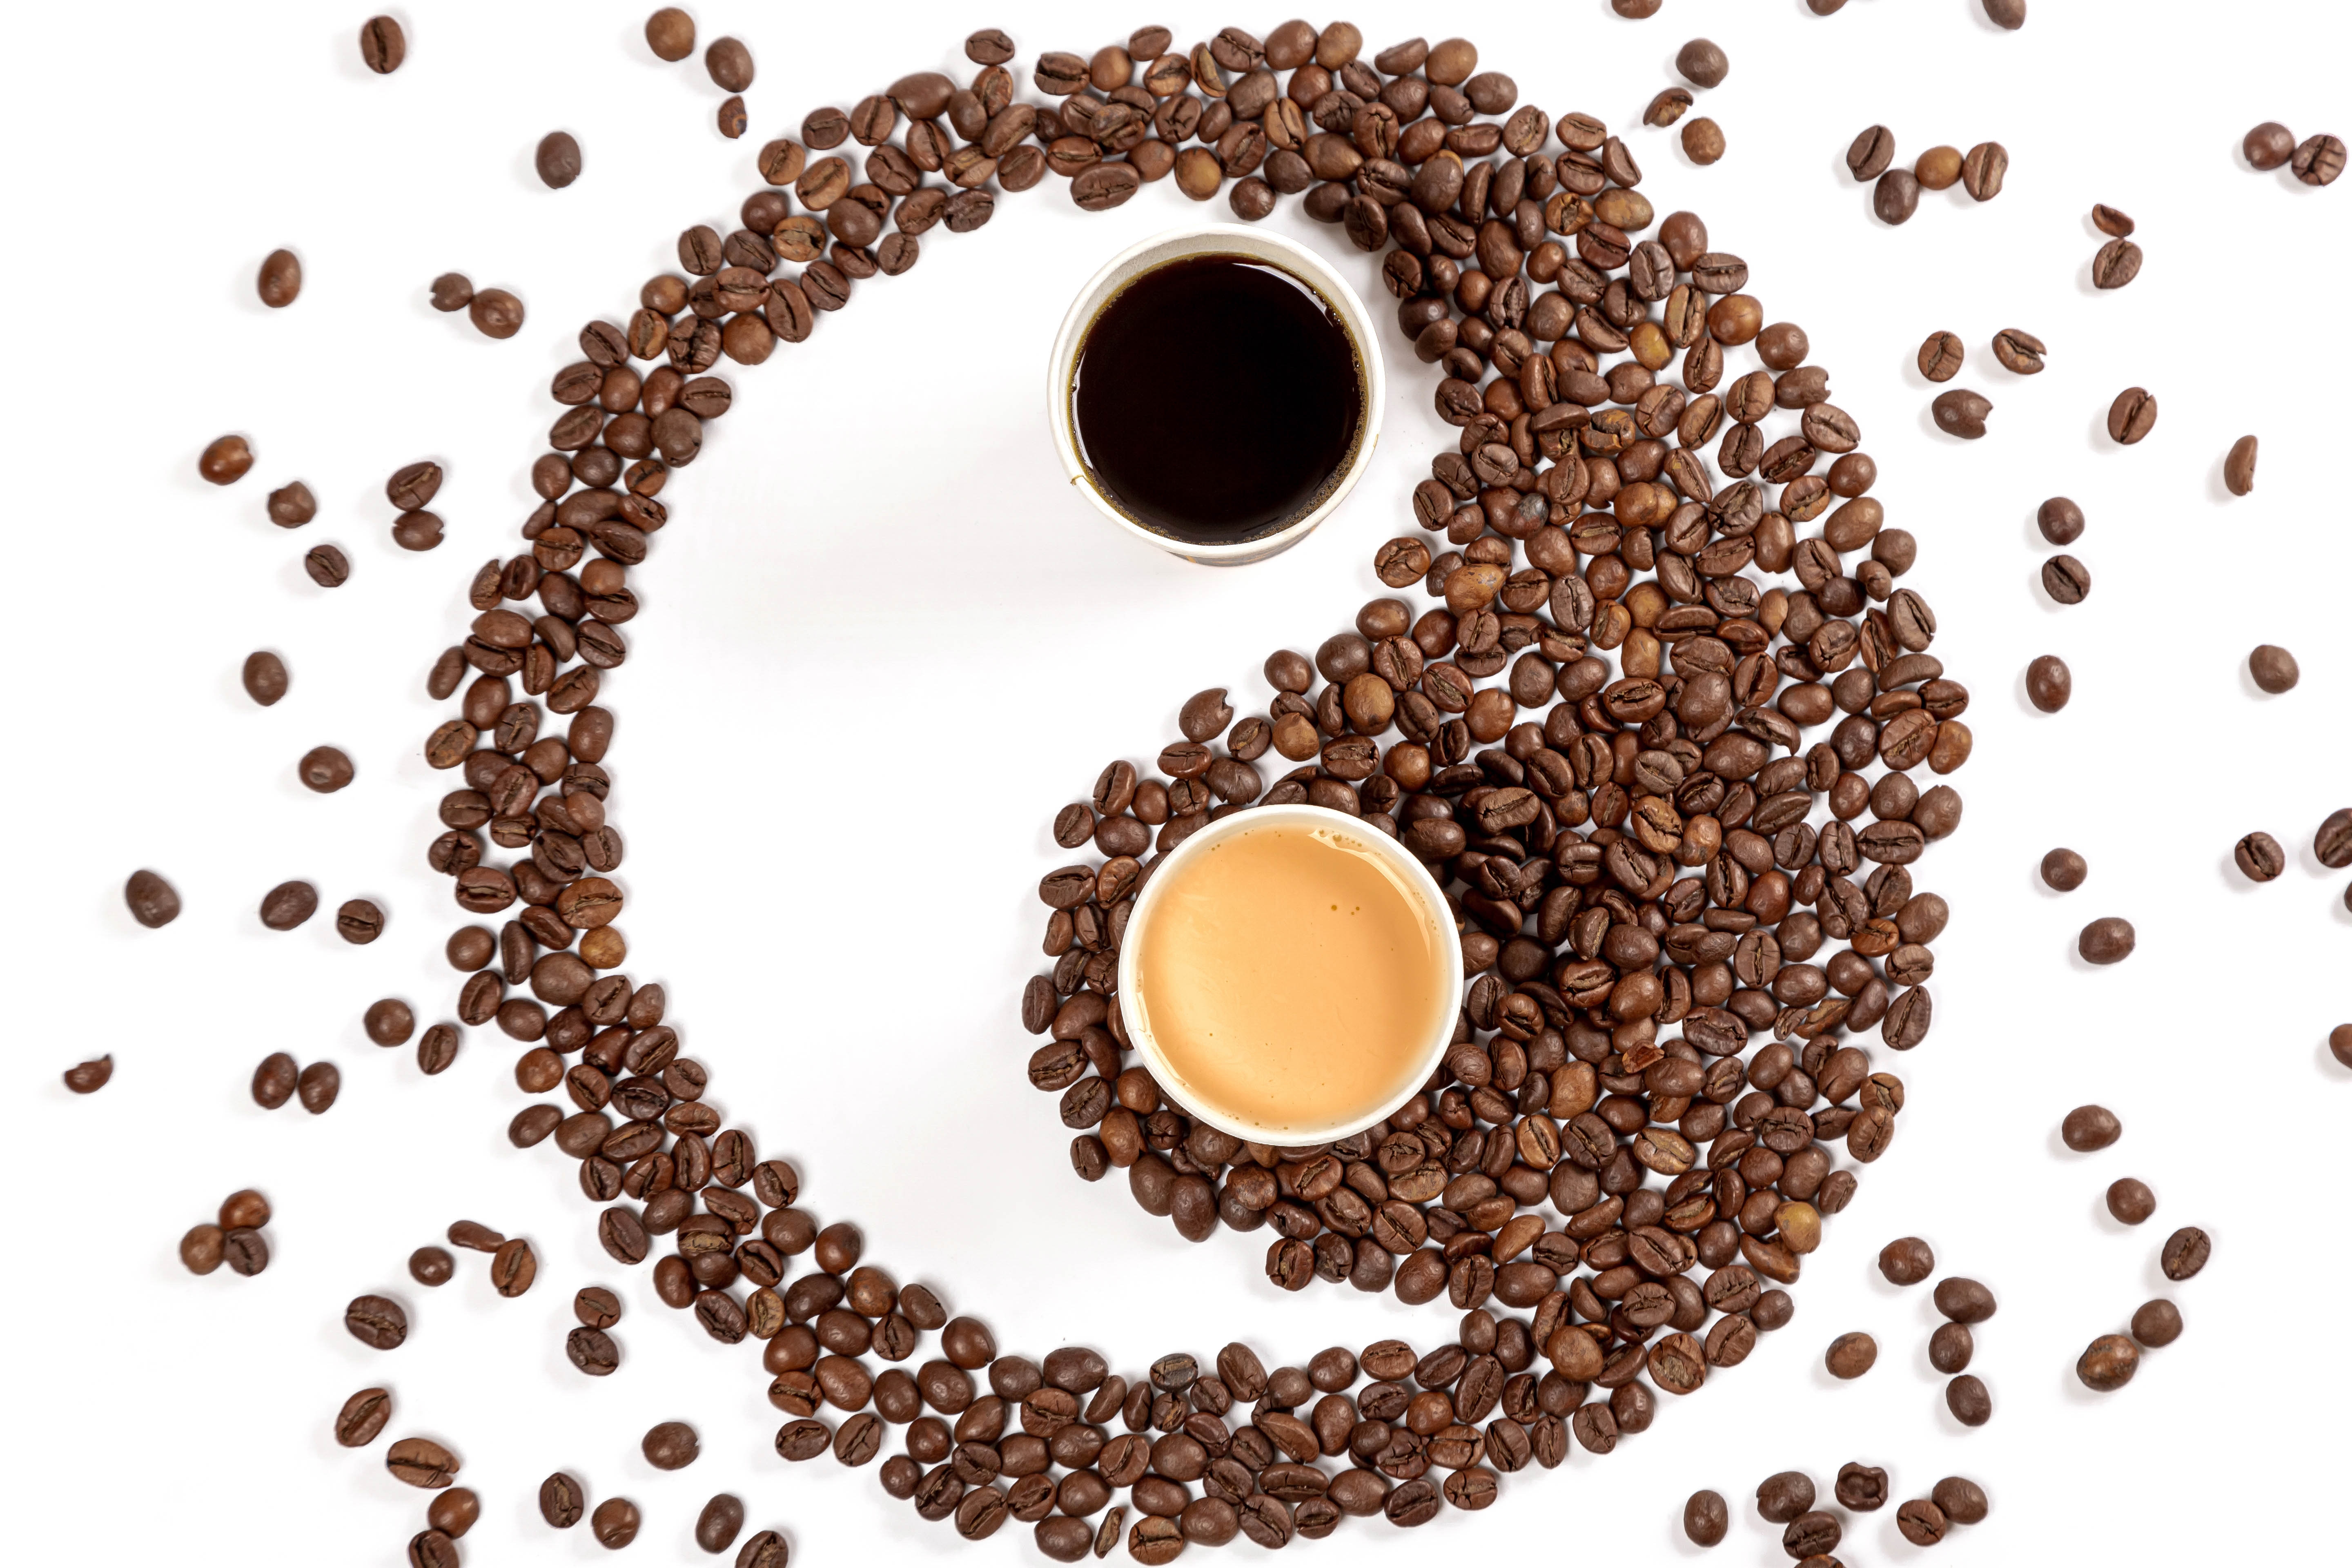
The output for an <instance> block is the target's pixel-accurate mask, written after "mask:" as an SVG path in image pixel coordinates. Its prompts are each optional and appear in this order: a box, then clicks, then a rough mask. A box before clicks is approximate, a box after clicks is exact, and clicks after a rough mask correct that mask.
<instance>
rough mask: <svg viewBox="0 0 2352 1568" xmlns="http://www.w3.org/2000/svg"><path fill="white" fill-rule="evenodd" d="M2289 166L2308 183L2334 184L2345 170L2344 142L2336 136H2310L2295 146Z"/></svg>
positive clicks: (2298, 177)
mask: <svg viewBox="0 0 2352 1568" xmlns="http://www.w3.org/2000/svg"><path fill="white" fill-rule="evenodd" d="M2288 166H2289V167H2290V168H2291V169H2292V170H2293V171H2294V177H2295V178H2296V179H2298V180H2301V181H2302V182H2303V183H2304V184H2306V185H2332V184H2335V183H2336V175H2338V174H2342V173H2343V172H2344V143H2343V142H2342V141H2341V140H2340V139H2339V138H2337V137H2334V136H2313V137H2308V138H2306V139H2305V141H2304V142H2303V143H2302V144H2301V145H2300V146H2298V147H2296V148H2295V150H2294V157H2293V158H2291V159H2289V160H2288Z"/></svg>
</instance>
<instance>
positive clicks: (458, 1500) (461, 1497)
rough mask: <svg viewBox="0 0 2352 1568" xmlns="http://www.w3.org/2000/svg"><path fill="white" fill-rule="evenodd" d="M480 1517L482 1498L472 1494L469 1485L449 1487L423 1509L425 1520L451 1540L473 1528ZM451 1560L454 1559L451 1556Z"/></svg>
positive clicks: (472, 1490)
mask: <svg viewBox="0 0 2352 1568" xmlns="http://www.w3.org/2000/svg"><path fill="white" fill-rule="evenodd" d="M481 1517H482V1500H481V1499H480V1498H478V1497H477V1496H475V1495H474V1489H472V1488H471V1487H451V1488H450V1489H448V1490H447V1491H445V1492H442V1493H441V1494H439V1495H438V1496H436V1498H435V1499H434V1500H433V1501H432V1502H431V1503H430V1504H428V1505H427V1506H426V1508H425V1523H427V1524H429V1525H431V1526H432V1527H433V1528H434V1529H436V1530H437V1531H440V1532H441V1533H442V1534H444V1535H446V1536H448V1537H449V1538H450V1539H451V1540H453V1541H454V1540H456V1539H457V1537H458V1536H461V1535H463V1534H465V1533H466V1531H469V1530H471V1529H473V1528H474V1523H475V1521H477V1520H478V1519H480V1518H481ZM451 1561H452V1562H455V1561H456V1559H455V1558H454V1557H452V1558H451Z"/></svg>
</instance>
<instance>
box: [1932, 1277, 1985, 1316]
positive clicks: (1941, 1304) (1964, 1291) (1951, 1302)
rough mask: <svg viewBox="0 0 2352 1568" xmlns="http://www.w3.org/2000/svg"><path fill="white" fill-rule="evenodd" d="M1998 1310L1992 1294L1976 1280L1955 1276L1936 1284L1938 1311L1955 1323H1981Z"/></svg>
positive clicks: (1940, 1280) (1938, 1281)
mask: <svg viewBox="0 0 2352 1568" xmlns="http://www.w3.org/2000/svg"><path fill="white" fill-rule="evenodd" d="M1936 1310H1937V1311H1938V1312H1941V1313H1943V1314H1944V1316H1945V1317H1947V1318H1948V1319H1950V1320H1951V1321H1953V1322H1955V1323H1968V1324H1971V1325H1973V1324H1977V1323H1981V1322H1983V1321H1985V1320H1986V1319H1987V1318H1990V1317H1991V1316H1992V1315H1993V1313H1994V1312H1995V1311H1996V1310H1998V1307H1997V1305H1996V1303H1995V1302H1994V1300H1993V1299H1992V1292H1991V1291H1990V1290H1988V1289H1985V1287H1984V1286H1983V1285H1981V1284H1979V1282H1978V1281H1976V1280H1974V1279H1963V1278H1962V1277H1960V1276H1959V1275H1957V1274H1955V1275H1952V1276H1950V1277H1949V1278H1948V1279H1939V1280H1937V1282H1936Z"/></svg>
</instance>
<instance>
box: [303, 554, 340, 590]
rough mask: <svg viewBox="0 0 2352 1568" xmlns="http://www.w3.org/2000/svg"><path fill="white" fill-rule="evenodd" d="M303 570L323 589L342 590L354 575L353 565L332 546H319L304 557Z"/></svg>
mask: <svg viewBox="0 0 2352 1568" xmlns="http://www.w3.org/2000/svg"><path fill="white" fill-rule="evenodd" d="M302 570H303V571H304V572H306V573H308V574H310V581H311V582H313V583H316V584H319V586H320V587H321V588H340V587H341V586H342V585H343V584H345V583H346V582H348V581H349V580H350V578H351V575H352V563H351V561H350V559H349V558H348V557H347V556H345V555H344V554H343V552H341V551H340V550H338V549H336V548H335V547H334V546H333V545H331V544H317V545H313V546H311V547H310V552H309V553H308V554H306V555H304V556H303V557H302Z"/></svg>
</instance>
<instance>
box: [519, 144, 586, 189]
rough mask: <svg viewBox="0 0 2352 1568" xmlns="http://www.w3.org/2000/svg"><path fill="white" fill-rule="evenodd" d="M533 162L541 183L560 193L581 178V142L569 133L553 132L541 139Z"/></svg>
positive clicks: (533, 156)
mask: <svg viewBox="0 0 2352 1568" xmlns="http://www.w3.org/2000/svg"><path fill="white" fill-rule="evenodd" d="M531 162H532V164H533V166H534V167H536V168H537V169H538V170H539V177H540V181H541V184H545V185H546V186H547V187H548V188H549V189H550V190H555V191H560V190H562V188H563V187H564V186H566V185H568V184H571V183H572V181H574V180H576V179H578V178H579V177H580V142H579V141H578V139H577V138H575V137H574V136H573V135H572V132H569V131H551V132H548V133H547V134H546V135H544V136H542V137H541V138H540V139H539V150H538V152H537V153H534V154H533V155H532V160H531Z"/></svg>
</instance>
